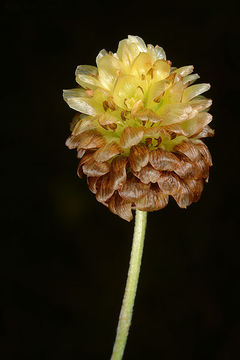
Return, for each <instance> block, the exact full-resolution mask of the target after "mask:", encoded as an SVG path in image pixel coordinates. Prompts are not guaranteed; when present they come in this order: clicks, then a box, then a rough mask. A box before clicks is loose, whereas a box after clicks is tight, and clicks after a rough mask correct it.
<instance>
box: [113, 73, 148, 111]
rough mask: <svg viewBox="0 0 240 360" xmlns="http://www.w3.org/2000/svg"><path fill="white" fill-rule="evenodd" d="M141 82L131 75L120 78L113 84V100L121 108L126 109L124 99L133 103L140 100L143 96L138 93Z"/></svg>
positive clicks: (140, 92) (141, 93)
mask: <svg viewBox="0 0 240 360" xmlns="http://www.w3.org/2000/svg"><path fill="white" fill-rule="evenodd" d="M141 85H142V82H141V81H140V80H139V79H137V78H136V77H135V76H132V75H123V76H120V77H119V78H118V80H117V82H116V84H115V87H114V90H113V100H114V102H115V104H117V105H118V106H119V107H121V108H124V109H125V108H126V103H125V99H127V100H131V98H133V99H134V103H135V102H136V101H138V100H141V99H142V98H143V96H144V94H143V92H142V91H138V88H141Z"/></svg>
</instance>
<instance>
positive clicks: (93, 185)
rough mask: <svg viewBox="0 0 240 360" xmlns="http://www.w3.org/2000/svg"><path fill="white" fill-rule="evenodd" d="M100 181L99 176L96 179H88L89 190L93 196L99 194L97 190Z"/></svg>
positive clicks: (92, 177)
mask: <svg viewBox="0 0 240 360" xmlns="http://www.w3.org/2000/svg"><path fill="white" fill-rule="evenodd" d="M99 179H100V178H99V176H96V177H94V176H91V177H88V178H87V183H88V187H89V190H90V191H91V192H92V193H93V194H96V193H97V189H98V186H97V182H98V180H99Z"/></svg>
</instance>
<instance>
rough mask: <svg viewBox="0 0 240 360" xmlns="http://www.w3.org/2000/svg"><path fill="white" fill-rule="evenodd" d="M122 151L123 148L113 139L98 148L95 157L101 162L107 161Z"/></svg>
mask: <svg viewBox="0 0 240 360" xmlns="http://www.w3.org/2000/svg"><path fill="white" fill-rule="evenodd" d="M121 152H122V149H121V148H120V146H119V145H118V144H117V143H116V142H115V141H112V142H110V143H108V144H106V145H104V146H102V147H101V148H100V149H98V150H97V151H96V152H95V153H94V159H95V160H96V161H100V162H101V161H107V160H109V159H111V158H112V157H113V156H115V155H118V154H120V153H121Z"/></svg>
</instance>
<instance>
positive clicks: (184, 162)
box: [174, 154, 202, 179]
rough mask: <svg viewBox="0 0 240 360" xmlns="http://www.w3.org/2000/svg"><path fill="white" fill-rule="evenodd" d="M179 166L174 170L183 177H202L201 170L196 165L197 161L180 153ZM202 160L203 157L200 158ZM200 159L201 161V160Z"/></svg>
mask: <svg viewBox="0 0 240 360" xmlns="http://www.w3.org/2000/svg"><path fill="white" fill-rule="evenodd" d="M177 156H178V158H179V160H180V161H179V162H178V166H177V167H176V169H175V170H174V172H175V173H176V174H177V175H178V176H179V177H180V178H182V179H185V178H189V179H199V178H201V177H202V176H201V170H200V169H199V168H198V166H196V164H197V162H196V161H195V162H192V161H190V160H189V159H188V158H187V157H186V156H185V155H183V154H178V155H177ZM200 160H201V159H200ZM200 160H199V161H200Z"/></svg>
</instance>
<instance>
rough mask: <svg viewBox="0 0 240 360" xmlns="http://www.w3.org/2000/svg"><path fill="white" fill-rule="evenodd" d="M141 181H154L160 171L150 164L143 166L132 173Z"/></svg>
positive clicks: (145, 182) (156, 179) (146, 182)
mask: <svg viewBox="0 0 240 360" xmlns="http://www.w3.org/2000/svg"><path fill="white" fill-rule="evenodd" d="M134 175H136V176H137V177H138V178H139V179H140V180H141V182H142V183H144V184H149V183H150V182H151V183H156V182H157V181H158V179H159V177H160V172H159V171H158V170H155V169H154V168H153V167H152V166H151V165H147V166H144V167H143V168H142V169H141V170H140V171H139V172H137V173H134Z"/></svg>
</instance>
